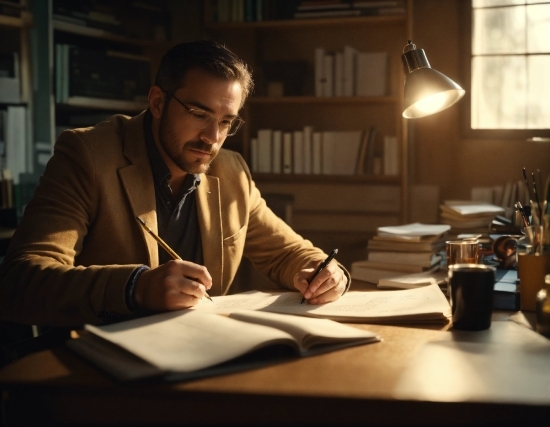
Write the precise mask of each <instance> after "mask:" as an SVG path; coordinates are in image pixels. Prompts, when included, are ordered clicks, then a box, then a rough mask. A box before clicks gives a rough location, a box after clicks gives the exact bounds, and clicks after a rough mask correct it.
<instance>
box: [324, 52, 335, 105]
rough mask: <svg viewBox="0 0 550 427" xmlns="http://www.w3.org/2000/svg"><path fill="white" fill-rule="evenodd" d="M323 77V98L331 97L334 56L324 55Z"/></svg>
mask: <svg viewBox="0 0 550 427" xmlns="http://www.w3.org/2000/svg"><path fill="white" fill-rule="evenodd" d="M323 64H324V71H323V72H324V76H325V84H324V86H323V89H324V92H323V96H325V97H331V96H334V55H333V54H326V55H325V58H324V61H323Z"/></svg>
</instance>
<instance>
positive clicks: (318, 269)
mask: <svg viewBox="0 0 550 427" xmlns="http://www.w3.org/2000/svg"><path fill="white" fill-rule="evenodd" d="M337 253H338V249H333V250H332V252H331V253H330V255H329V256H328V257H327V259H325V260H324V261H323V262H322V263H321V264H320V265H319V267H317V270H315V273H313V276H312V277H311V279H310V281H309V283H311V281H312V280H313V279H315V276H317V275H318V274H319V273H320V272H321V271H323V270H324V269H325V267H326V266H327V265H328V264H329V262H331V261H332V258H334V257H335V256H336V254H337ZM308 288H309V286H308ZM305 301H306V299H305V298H302V301H301V302H300V304H303V303H304V302H305Z"/></svg>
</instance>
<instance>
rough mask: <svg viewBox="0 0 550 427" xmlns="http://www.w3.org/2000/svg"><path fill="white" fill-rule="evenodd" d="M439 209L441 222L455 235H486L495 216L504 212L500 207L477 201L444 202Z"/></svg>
mask: <svg viewBox="0 0 550 427" xmlns="http://www.w3.org/2000/svg"><path fill="white" fill-rule="evenodd" d="M439 209H440V217H441V222H442V223H444V224H448V225H450V226H451V231H452V232H456V233H464V232H469V233H477V232H480V233H488V231H489V226H490V225H491V221H492V220H493V219H494V218H495V216H497V215H502V214H504V212H505V210H504V208H503V207H501V206H497V205H493V204H490V203H483V202H477V201H445V202H444V203H443V204H442V205H440V206H439Z"/></svg>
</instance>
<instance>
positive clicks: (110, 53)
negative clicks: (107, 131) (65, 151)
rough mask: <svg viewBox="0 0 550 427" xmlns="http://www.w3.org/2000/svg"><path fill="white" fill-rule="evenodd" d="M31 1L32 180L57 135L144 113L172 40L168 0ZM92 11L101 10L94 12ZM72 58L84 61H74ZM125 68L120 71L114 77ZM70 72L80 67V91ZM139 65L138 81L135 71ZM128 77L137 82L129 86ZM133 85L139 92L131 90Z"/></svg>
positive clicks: (72, 72) (43, 163)
mask: <svg viewBox="0 0 550 427" xmlns="http://www.w3.org/2000/svg"><path fill="white" fill-rule="evenodd" d="M30 3H31V11H32V13H33V15H34V17H35V25H34V28H33V31H32V43H33V45H34V48H35V49H34V50H35V52H36V54H35V57H34V64H33V71H34V73H35V86H34V88H35V93H34V98H35V105H34V110H35V138H34V142H35V147H34V148H35V152H36V153H35V154H36V156H35V166H36V167H35V173H34V175H35V177H36V178H37V177H38V176H39V175H40V174H41V173H42V171H43V168H44V166H45V163H46V161H47V158H48V155H49V153H50V152H51V147H53V144H54V143H55V140H56V139H57V136H58V135H59V133H60V132H61V131H62V130H64V129H67V128H74V127H85V126H92V125H95V124H97V123H98V122H100V121H102V120H104V119H105V118H107V117H109V116H111V115H113V114H120V113H122V114H128V115H135V114H137V113H139V112H140V111H142V110H144V109H145V108H147V102H146V101H147V93H148V89H149V86H150V84H151V82H152V80H153V75H154V72H155V70H156V66H157V65H158V62H159V61H160V58H161V56H162V54H163V53H164V52H165V51H166V50H167V49H168V48H169V47H170V46H171V42H170V26H169V20H168V15H167V9H165V7H166V4H167V2H166V1H158V2H151V1H145V2H137V1H129V2H128V1H120V0H114V1H113V2H111V3H110V4H107V3H105V2H104V4H103V3H101V2H93V1H80V2H70V1H66V0H30ZM96 3H97V4H96ZM138 3H140V4H141V5H142V6H143V5H146V6H147V11H144V10H143V9H140V6H139V4H138ZM96 6H97V7H100V8H102V9H99V10H96V9H94V7H96ZM72 8H74V9H75V10H76V12H74V11H73V9H72ZM105 8H107V9H105ZM87 9H90V10H92V11H93V12H94V16H100V17H101V20H95V18H94V19H92V18H91V16H92V14H91V13H88V14H86V11H87ZM144 14H147V15H148V16H144ZM92 21H93V22H92ZM78 54H80V58H82V59H81V61H82V62H79V63H76V61H77V59H76V58H77V56H76V55H78ZM90 58H93V60H90ZM115 58H116V59H115ZM115 61H116V62H115ZM75 63H76V64H77V65H76V66H75V65H74V64H75ZM103 63H104V65H103ZM100 64H102V65H100ZM123 66H124V67H125V68H124V70H125V71H122V72H118V73H117V70H121V69H122V68H123ZM74 67H80V68H81V70H82V73H81V75H82V79H84V78H86V79H88V80H82V81H81V84H80V86H79V88H80V89H78V88H77V86H76V83H75V82H76V80H77V78H76V77H75V75H74V73H75V72H74ZM144 67H146V68H144ZM138 68H139V69H140V70H141V73H140V74H139V76H138V75H137V74H136V75H134V74H133V73H134V69H138ZM144 70H146V71H144ZM92 74H95V77H94V78H96V81H95V82H94V81H91V77H90V76H91V75H92ZM129 75H130V77H128V76H129ZM131 79H132V80H135V82H132V81H130V82H129V83H131V84H128V80H131ZM138 79H139V80H138ZM133 83H135V86H137V87H139V88H141V89H140V90H138V89H131V87H132V84H133ZM78 90H81V91H84V90H85V91H86V92H78ZM123 90H124V93H122V92H123ZM92 91H94V92H93V93H92ZM115 92H116V94H115Z"/></svg>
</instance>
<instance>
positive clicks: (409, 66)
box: [401, 40, 466, 119]
mask: <svg viewBox="0 0 550 427" xmlns="http://www.w3.org/2000/svg"><path fill="white" fill-rule="evenodd" d="M401 62H402V65H403V71H404V72H405V110H404V111H403V117H405V118H406V119H418V118H420V117H425V116H429V115H430V114H434V113H437V112H439V111H442V110H444V109H446V108H448V107H450V106H451V105H453V104H454V103H455V102H457V101H458V100H459V99H460V98H462V97H463V96H464V94H465V93H466V91H465V90H464V89H462V88H461V87H460V86H459V85H457V84H456V83H455V82H453V81H452V80H451V79H450V78H448V77H447V76H446V75H444V74H442V73H440V72H439V71H437V70H434V69H433V68H432V67H430V63H429V62H428V58H426V54H425V53H424V49H417V48H416V45H415V44H414V43H413V42H412V41H410V40H409V41H408V43H407V44H406V45H405V47H404V48H403V55H401Z"/></svg>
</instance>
